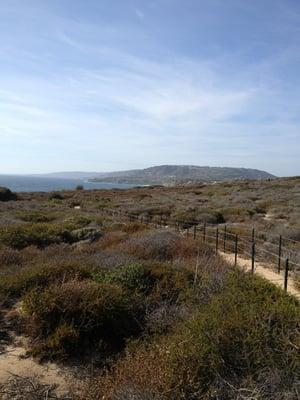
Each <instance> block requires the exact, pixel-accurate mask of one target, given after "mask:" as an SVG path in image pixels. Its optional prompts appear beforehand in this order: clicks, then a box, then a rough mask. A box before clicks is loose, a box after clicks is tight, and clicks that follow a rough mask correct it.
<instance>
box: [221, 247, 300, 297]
mask: <svg viewBox="0 0 300 400" xmlns="http://www.w3.org/2000/svg"><path fill="white" fill-rule="evenodd" d="M219 254H220V255H221V256H222V257H223V258H224V259H225V260H226V261H228V262H229V263H230V264H234V254H227V253H223V252H219ZM237 264H238V266H239V267H240V268H241V269H242V270H244V271H246V272H247V271H251V260H250V259H247V258H243V257H241V256H239V257H238V260H237ZM254 272H255V273H256V274H258V275H259V276H261V277H263V278H265V279H266V280H268V281H269V282H271V283H273V284H274V285H276V286H279V287H280V288H282V289H284V273H283V272H281V273H280V274H279V273H277V272H274V271H272V270H271V269H269V268H266V267H265V266H264V265H263V264H261V263H259V262H255V269H254ZM287 292H288V293H289V294H291V295H293V296H294V297H296V298H297V299H298V300H300V291H299V290H298V289H297V288H296V285H295V281H294V279H293V276H292V275H291V274H290V275H289V278H288V287H287Z"/></svg>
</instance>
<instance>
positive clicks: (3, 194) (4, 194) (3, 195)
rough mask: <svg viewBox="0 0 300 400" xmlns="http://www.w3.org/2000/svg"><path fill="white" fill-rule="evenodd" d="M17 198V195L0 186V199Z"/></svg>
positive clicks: (9, 199)
mask: <svg viewBox="0 0 300 400" xmlns="http://www.w3.org/2000/svg"><path fill="white" fill-rule="evenodd" d="M11 200H17V195H16V194H15V193H12V191H11V190H10V189H8V188H6V187H0V201H11Z"/></svg>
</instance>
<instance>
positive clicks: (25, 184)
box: [0, 175, 135, 192]
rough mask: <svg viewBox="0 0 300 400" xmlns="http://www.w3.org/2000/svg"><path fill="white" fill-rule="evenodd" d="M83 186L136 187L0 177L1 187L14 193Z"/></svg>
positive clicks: (58, 179) (15, 176)
mask: <svg viewBox="0 0 300 400" xmlns="http://www.w3.org/2000/svg"><path fill="white" fill-rule="evenodd" d="M78 185H83V187H84V189H87V190H92V189H112V188H118V189H128V188H131V187H133V186H135V185H129V184H125V183H124V184H118V183H108V182H88V181H86V180H83V179H61V178H42V177H31V176H20V175H0V186H5V187H7V188H9V189H10V190H12V191H13V192H52V191H53V190H74V189H75V188H76V186H78Z"/></svg>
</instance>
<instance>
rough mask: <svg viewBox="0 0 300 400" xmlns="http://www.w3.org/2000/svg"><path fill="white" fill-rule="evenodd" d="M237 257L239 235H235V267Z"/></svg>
mask: <svg viewBox="0 0 300 400" xmlns="http://www.w3.org/2000/svg"><path fill="white" fill-rule="evenodd" d="M237 257H238V235H237V234H236V235H235V246H234V266H235V267H236V266H237Z"/></svg>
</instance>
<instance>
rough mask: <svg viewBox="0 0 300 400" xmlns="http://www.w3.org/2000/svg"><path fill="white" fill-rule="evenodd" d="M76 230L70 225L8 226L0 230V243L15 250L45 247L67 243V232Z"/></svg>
mask: <svg viewBox="0 0 300 400" xmlns="http://www.w3.org/2000/svg"><path fill="white" fill-rule="evenodd" d="M73 229H76V225H74V224H72V223H64V224H55V223H36V224H31V223H28V224H21V225H8V226H4V227H1V228H0V243H3V244H4V245H6V246H10V247H13V248H15V249H23V248H24V247H27V246H31V245H34V246H38V247H45V246H49V245H50V244H55V243H60V242H62V241H66V242H68V231H69V230H73Z"/></svg>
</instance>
